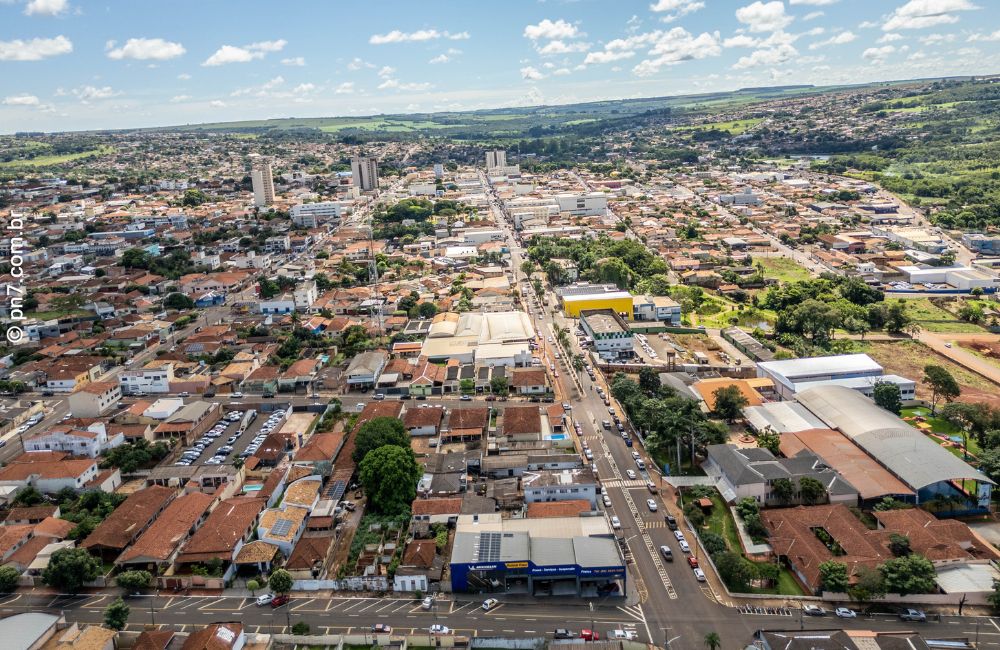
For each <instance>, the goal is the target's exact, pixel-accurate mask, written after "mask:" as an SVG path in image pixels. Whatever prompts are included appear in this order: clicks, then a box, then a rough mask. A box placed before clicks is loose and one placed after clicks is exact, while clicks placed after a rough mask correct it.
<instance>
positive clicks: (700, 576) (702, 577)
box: [694, 567, 705, 582]
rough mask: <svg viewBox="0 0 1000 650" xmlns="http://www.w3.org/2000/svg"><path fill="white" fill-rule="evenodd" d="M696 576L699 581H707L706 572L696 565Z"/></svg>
mask: <svg viewBox="0 0 1000 650" xmlns="http://www.w3.org/2000/svg"><path fill="white" fill-rule="evenodd" d="M694 578H695V580H697V581H698V582H705V572H704V571H702V570H701V569H700V568H698V567H695V569H694Z"/></svg>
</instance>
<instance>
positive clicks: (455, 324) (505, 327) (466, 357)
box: [420, 311, 535, 367]
mask: <svg viewBox="0 0 1000 650" xmlns="http://www.w3.org/2000/svg"><path fill="white" fill-rule="evenodd" d="M534 339H535V328H534V325H533V324H532V322H531V318H530V317H529V316H528V315H527V314H526V313H524V312H522V311H501V312H489V313H475V312H465V313H457V312H444V313H440V314H437V315H436V316H435V317H434V319H433V320H432V322H431V326H430V329H429V330H428V334H427V338H426V339H424V342H423V344H422V346H421V350H420V353H421V356H422V357H424V358H426V359H428V360H429V361H431V362H432V363H433V362H439V361H446V360H449V359H454V360H456V361H458V362H460V363H472V362H473V361H475V362H476V363H478V364H481V365H484V366H489V365H490V364H492V365H493V366H494V367H495V366H526V365H528V364H529V363H531V348H530V346H529V345H528V343H529V341H533V340H534Z"/></svg>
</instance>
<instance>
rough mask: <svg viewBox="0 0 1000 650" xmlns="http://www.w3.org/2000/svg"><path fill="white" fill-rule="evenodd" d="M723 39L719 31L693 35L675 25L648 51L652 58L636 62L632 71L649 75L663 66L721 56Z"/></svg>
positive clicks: (639, 75) (645, 75) (636, 73)
mask: <svg viewBox="0 0 1000 650" xmlns="http://www.w3.org/2000/svg"><path fill="white" fill-rule="evenodd" d="M721 40H722V39H721V36H720V35H719V32H713V33H711V34H709V33H708V32H702V33H701V34H699V35H698V36H693V35H692V34H691V33H690V32H689V31H687V30H686V29H684V28H683V27H674V28H673V29H671V30H669V31H667V32H663V33H662V34H661V35H660V37H659V38H658V39H657V40H656V43H655V44H654V45H653V47H652V49H650V50H649V52H648V54H649V55H650V56H651V58H648V59H644V60H642V61H640V62H639V63H638V64H636V66H635V67H634V68H632V73H633V74H635V75H636V76H638V77H648V76H651V75H654V74H656V73H657V72H659V71H660V68H662V67H663V66H668V65H677V64H678V63H681V62H683V61H691V60H693V59H704V58H707V57H710V56H719V55H720V54H722V44H721Z"/></svg>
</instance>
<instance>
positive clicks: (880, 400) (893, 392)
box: [872, 381, 903, 415]
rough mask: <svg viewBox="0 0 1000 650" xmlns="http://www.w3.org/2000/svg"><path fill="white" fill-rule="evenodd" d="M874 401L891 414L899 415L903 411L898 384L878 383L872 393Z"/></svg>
mask: <svg viewBox="0 0 1000 650" xmlns="http://www.w3.org/2000/svg"><path fill="white" fill-rule="evenodd" d="M872 399H873V400H875V403H876V404H878V405H879V406H880V407H881V408H883V409H885V410H886V411H889V412H890V413H894V414H896V415H899V414H900V413H901V412H902V410H903V402H902V396H901V394H900V392H899V386H898V385H897V384H893V383H890V382H888V381H879V382H876V383H875V387H874V388H873V392H872Z"/></svg>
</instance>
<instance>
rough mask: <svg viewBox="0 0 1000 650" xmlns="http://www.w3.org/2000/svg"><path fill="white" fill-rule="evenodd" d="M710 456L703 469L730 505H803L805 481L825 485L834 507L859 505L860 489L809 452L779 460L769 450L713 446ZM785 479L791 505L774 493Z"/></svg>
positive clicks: (709, 449)
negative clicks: (747, 500)
mask: <svg viewBox="0 0 1000 650" xmlns="http://www.w3.org/2000/svg"><path fill="white" fill-rule="evenodd" d="M707 454H708V457H707V458H706V459H705V462H704V463H702V469H704V470H705V473H706V474H708V475H709V476H713V477H715V478H716V481H717V483H716V485H717V486H718V488H719V492H720V493H722V497H723V498H724V499H725V500H726V502H727V503H734V502H736V501H739V500H740V499H744V498H747V497H749V498H751V499H753V500H755V501H756V502H757V503H759V504H761V505H762V506H784V505H790V504H791V503H801V502H802V496H801V494H800V493H799V481H800V480H801V479H802V478H804V477H809V478H813V479H816V480H817V481H819V482H820V483H822V484H823V487H825V488H826V492H827V495H829V497H830V501H831V502H833V503H846V504H847V505H856V504H857V502H858V491H857V489H856V488H855V487H854V486H853V485H851V484H850V483H848V482H847V481H846V480H844V478H843V477H842V476H840V475H839V474H837V472H835V471H834V470H832V469H830V468H829V467H828V466H827V465H826V464H825V463H824V462H823V459H821V458H819V457H818V456H816V455H815V454H814V453H812V452H811V451H808V450H801V451H800V452H799V453H798V454H797V455H796V456H795V457H794V458H775V456H774V454H772V453H771V452H770V451H768V450H767V449H761V448H754V447H751V448H748V449H741V448H739V447H737V446H736V445H709V446H708V447H707ZM781 479H784V480H786V481H789V482H790V483H791V484H792V488H793V490H794V493H793V495H792V498H791V499H790V500H789V501H785V500H783V499H781V498H779V497H777V496H775V494H774V492H773V489H774V484H775V481H778V480H781Z"/></svg>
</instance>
